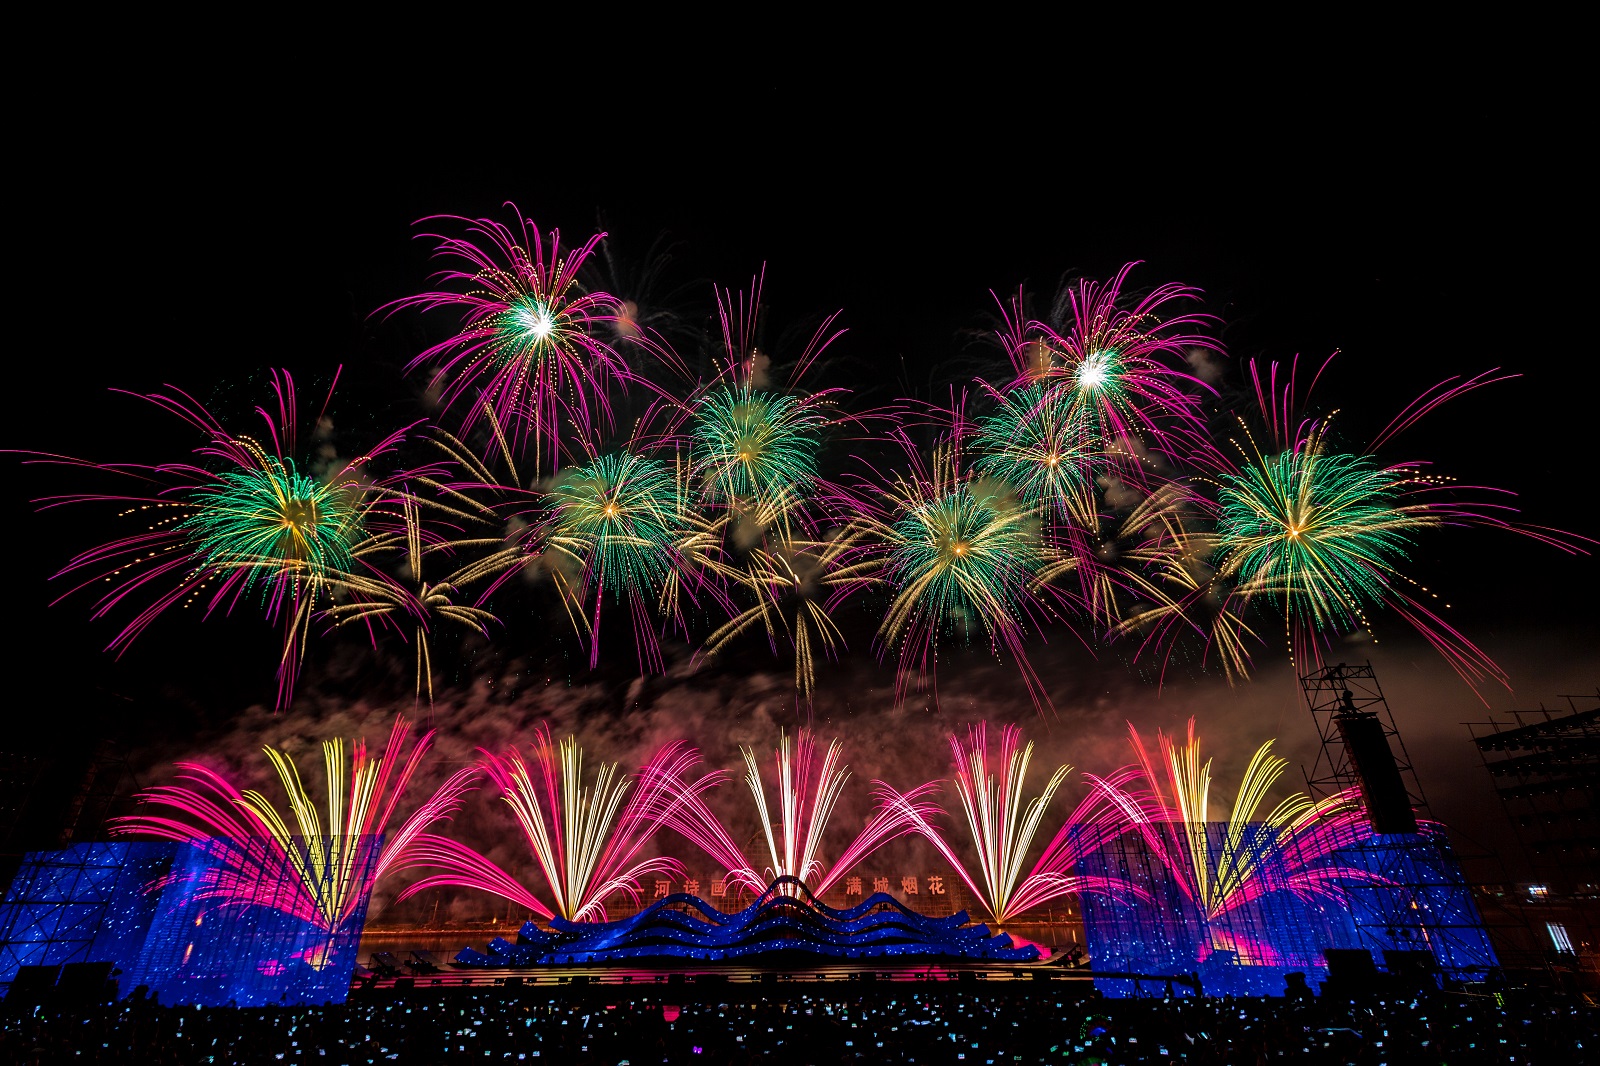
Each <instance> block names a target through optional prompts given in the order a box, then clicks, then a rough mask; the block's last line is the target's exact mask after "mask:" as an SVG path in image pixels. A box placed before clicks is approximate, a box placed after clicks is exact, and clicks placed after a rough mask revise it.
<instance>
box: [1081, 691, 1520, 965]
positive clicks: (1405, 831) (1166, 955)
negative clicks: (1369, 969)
mask: <svg viewBox="0 0 1600 1066" xmlns="http://www.w3.org/2000/svg"><path fill="white" fill-rule="evenodd" d="M1301 686H1302V690H1303V692H1304V694H1305V699H1306V705H1307V707H1308V708H1309V709H1310V711H1311V714H1312V717H1313V719H1314V720H1315V722H1316V726H1317V733H1318V735H1319V736H1320V737H1321V740H1322V745H1321V750H1320V753H1319V755H1318V760H1317V763H1316V764H1315V766H1314V767H1313V769H1312V771H1311V772H1310V773H1308V774H1307V775H1306V777H1307V783H1308V785H1309V786H1310V788H1311V791H1312V794H1313V795H1314V796H1317V797H1322V796H1328V795H1332V794H1335V793H1338V792H1342V791H1345V790H1355V791H1357V792H1359V794H1360V796H1361V800H1362V804H1363V806H1364V807H1365V810H1366V814H1367V818H1368V822H1369V825H1370V826H1371V831H1369V832H1366V833H1362V834H1358V835H1357V836H1356V837H1355V838H1354V839H1352V840H1351V841H1350V842H1349V843H1348V844H1347V845H1345V846H1343V847H1341V848H1339V849H1338V850H1336V851H1334V852H1333V853H1332V854H1329V855H1326V856H1322V857H1318V858H1313V857H1311V856H1309V855H1303V854H1296V853H1294V851H1293V850H1292V849H1293V848H1294V847H1295V846H1296V845H1294V844H1293V843H1292V842H1291V843H1290V844H1288V845H1287V846H1285V845H1283V844H1280V843H1279V842H1278V837H1277V835H1276V834H1275V833H1273V832H1271V831H1270V830H1268V829H1266V828H1265V827H1264V826H1259V825H1252V826H1250V827H1249V829H1248V830H1247V831H1246V833H1245V834H1244V836H1243V837H1242V838H1240V839H1238V840H1236V841H1235V842H1233V843H1231V844H1230V843H1229V842H1228V832H1229V827H1228V825H1227V824H1225V823H1210V824H1208V825H1207V826H1206V827H1205V830H1204V833H1205V836H1206V840H1205V846H1204V848H1203V849H1200V848H1195V849H1193V850H1194V851H1196V852H1198V851H1201V850H1203V852H1204V861H1205V862H1206V863H1207V864H1208V869H1207V871H1206V873H1207V878H1206V881H1207V883H1210V884H1216V883H1217V882H1218V874H1219V871H1218V869H1217V865H1218V863H1219V860H1220V859H1221V857H1224V856H1228V857H1229V859H1230V860H1231V861H1232V863H1233V868H1234V869H1238V868H1239V865H1238V863H1239V860H1240V859H1243V860H1244V861H1245V863H1246V864H1247V865H1248V866H1249V867H1250V868H1252V869H1254V870H1255V871H1257V873H1256V874H1255V875H1254V876H1255V879H1256V885H1255V888H1254V890H1253V891H1251V892H1244V893H1241V894H1240V895H1239V896H1238V899H1239V900H1240V902H1238V903H1237V904H1234V903H1232V902H1229V903H1227V904H1215V903H1214V904H1213V905H1212V907H1211V910H1210V913H1209V914H1208V913H1206V912H1204V911H1203V910H1202V908H1201V907H1200V906H1199V905H1197V904H1196V902H1194V900H1193V899H1191V897H1190V895H1189V894H1188V893H1186V892H1185V891H1184V887H1183V885H1181V884H1180V883H1179V882H1178V880H1177V879H1176V878H1175V876H1174V875H1173V873H1172V871H1171V870H1169V869H1168V868H1167V867H1166V866H1165V865H1164V864H1163V862H1162V861H1161V859H1160V858H1159V857H1158V856H1157V855H1156V854H1154V853H1152V851H1151V850H1150V847H1149V845H1148V844H1147V843H1146V842H1145V841H1144V840H1143V839H1142V838H1141V837H1140V836H1138V835H1137V834H1127V835H1124V836H1122V837H1120V838H1118V839H1116V840H1113V841H1110V842H1108V843H1105V844H1104V845H1102V846H1100V847H1098V848H1095V849H1093V850H1091V851H1090V852H1089V854H1088V855H1087V857H1086V858H1085V860H1084V862H1083V863H1081V864H1080V867H1079V870H1078V872H1079V873H1080V874H1083V875H1088V876H1091V877H1096V876H1098V877H1108V878H1115V879H1119V880H1122V881H1124V882H1126V883H1128V884H1129V885H1132V886H1133V887H1134V888H1135V889H1137V890H1139V891H1140V893H1142V895H1137V896H1135V897H1134V898H1132V899H1130V900H1122V901H1119V900H1116V899H1112V898H1107V897H1104V896H1097V895H1092V894H1086V895H1085V896H1084V897H1083V913H1084V932H1085V938H1086V940H1087V942H1088V948H1089V953H1090V959H1091V966H1092V968H1093V969H1094V971H1095V973H1096V974H1097V977H1096V983H1097V985H1098V986H1099V987H1100V988H1101V990H1102V991H1104V992H1105V993H1106V994H1107V995H1111V996H1131V995H1140V994H1152V993H1161V992H1164V991H1165V988H1164V987H1161V988H1157V987H1151V986H1149V985H1148V983H1141V982H1140V981H1138V980H1136V979H1134V978H1131V977H1130V978H1119V977H1115V976H1112V974H1114V973H1115V972H1119V971H1120V972H1124V973H1180V974H1193V975H1194V976H1195V977H1196V978H1197V979H1198V984H1199V986H1200V987H1201V988H1202V989H1203V990H1204V991H1205V993H1206V994H1209V995H1226V994H1233V995H1281V994H1283V992H1284V990H1285V982H1284V978H1285V975H1287V974H1289V973H1292V972H1296V971H1298V972H1301V973H1304V974H1305V975H1306V977H1307V979H1308V980H1313V981H1315V980H1321V979H1323V978H1324V977H1326V975H1327V972H1328V964H1327V961H1326V959H1327V956H1326V955H1325V954H1324V953H1325V952H1329V951H1334V952H1360V953H1364V954H1365V956H1366V958H1367V959H1368V960H1371V961H1372V962H1373V963H1374V964H1375V965H1381V966H1383V967H1385V968H1386V969H1387V970H1389V971H1390V973H1391V974H1395V975H1398V976H1403V977H1404V978H1405V979H1406V980H1416V979H1419V978H1420V979H1423V980H1426V979H1428V977H1429V975H1431V977H1432V978H1433V979H1434V980H1437V979H1439V978H1446V979H1452V980H1457V981H1481V980H1484V979H1485V978H1486V977H1488V976H1489V973H1490V971H1491V970H1493V969H1494V968H1496V967H1497V966H1498V960H1497V959H1496V957H1495V953H1494V949H1493V948H1492V947H1491V945H1490V942H1489V938H1488V935H1487V933H1486V931H1485V929H1484V925H1483V919H1482V917H1481V915H1480V913H1479V911H1478V907H1477V904H1476V903H1475V902H1474V900H1473V898H1472V894H1471V891H1470V890H1469V888H1468V886H1467V884H1466V881H1465V880H1464V879H1463V877H1462V876H1461V870H1460V867H1459V865H1458V864H1457V862H1456V860H1455V857H1454V855H1453V854H1452V853H1451V850H1450V846H1449V843H1448V841H1447V840H1446V838H1445V834H1444V828H1443V827H1442V826H1440V825H1439V824H1438V823H1436V822H1432V821H1430V820H1428V819H1427V817H1426V812H1427V805H1426V800H1425V798H1424V797H1423V795H1422V790H1421V788H1420V786H1419V785H1418V784H1417V781H1416V775H1415V773H1413V772H1412V769H1411V765H1410V759H1409V757H1408V756H1407V755H1406V752H1405V745H1404V744H1403V743H1402V742H1401V740H1400V735H1399V730H1398V729H1397V728H1396V727H1395V723H1394V716H1393V714H1392V713H1391V712H1390V710H1389V706H1388V703H1387V702H1386V701H1385V700H1384V697H1383V691H1382V689H1381V688H1379V686H1378V680H1377V677H1376V675H1375V674H1374V673H1373V670H1372V667H1371V665H1370V664H1364V665H1361V666H1354V667H1352V666H1347V665H1345V664H1342V663H1341V664H1340V665H1338V666H1331V667H1327V668H1324V669H1322V670H1319V671H1316V672H1314V673H1312V674H1309V675H1307V676H1306V677H1304V678H1302V679H1301ZM1419 813H1420V814H1421V817H1419ZM1252 834H1253V835H1252ZM1178 836H1179V837H1180V838H1181V836H1182V833H1181V832H1180V833H1179V834H1178ZM1289 871H1293V872H1294V873H1295V878H1294V880H1291V879H1290V877H1289V876H1288V872H1289ZM1313 885H1315V886H1317V888H1316V890H1311V886H1313ZM1346 957H1348V956H1346ZM1102 975H1103V976H1102ZM1175 991H1177V992H1179V993H1181V992H1183V991H1184V988H1183V986H1182V985H1181V984H1180V985H1179V986H1177V987H1176V989H1175Z"/></svg>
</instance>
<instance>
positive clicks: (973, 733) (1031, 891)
mask: <svg viewBox="0 0 1600 1066" xmlns="http://www.w3.org/2000/svg"><path fill="white" fill-rule="evenodd" d="M1020 741H1021V732H1020V731H1019V730H1017V729H1016V728H1014V727H1009V726H1008V727H1007V728H1005V729H1004V730H1002V731H1001V734H1000V750H999V757H998V759H992V758H991V755H990V749H989V734H988V730H987V728H986V727H985V726H983V725H978V726H975V727H973V728H971V729H970V730H968V736H967V742H966V743H965V744H963V743H962V740H961V738H960V736H958V735H957V734H954V733H952V734H951V735H950V750H951V753H952V755H953V756H954V759H955V780H954V785H955V791H956V796H957V798H958V799H959V800H960V802H961V811H962V814H964V815H965V817H966V824H967V829H968V832H969V834H970V839H971V842H972V847H973V850H974V851H975V852H976V854H977V864H976V865H977V873H976V874H974V873H973V872H972V870H971V869H970V868H969V867H968V865H967V864H966V863H965V862H963V861H962V859H961V857H960V855H959V854H958V853H957V851H956V849H955V848H954V847H953V846H952V845H951V844H950V842H949V841H948V840H947V839H946V838H945V835H944V834H943V833H942V832H940V831H939V830H938V829H937V828H936V827H935V826H934V825H933V823H932V821H931V820H930V819H929V818H928V817H927V814H926V812H925V810H923V811H919V810H917V809H916V808H915V807H914V805H913V804H911V803H909V802H906V798H905V797H899V796H897V795H895V794H893V793H890V796H891V803H890V806H891V807H893V808H896V809H898V810H900V812H901V813H902V814H903V815H904V816H905V818H906V819H907V821H909V822H910V823H911V824H912V825H913V826H915V828H916V830H917V831H918V832H919V833H921V834H922V835H923V836H924V837H925V838H926V839H927V840H928V841H929V842H930V843H932V844H933V846H934V847H935V848H936V849H937V850H938V852H939V854H940V855H942V856H943V857H944V858H945V860H946V861H947V862H949V863H950V865H951V867H952V868H953V869H954V870H955V871H956V874H957V876H959V877H960V878H961V879H962V881H964V882H965V883H966V885H967V887H968V888H969V889H971V891H972V894H973V895H974V896H975V897H976V898H978V899H979V900H981V901H982V903H983V905H984V908H985V909H986V910H987V911H988V912H989V915H990V917H991V918H993V919H994V921H995V923H996V924H997V925H1004V924H1005V923H1006V922H1008V921H1010V920H1011V919H1012V918H1014V917H1015V916H1016V915H1018V914H1020V913H1021V912H1023V911H1025V910H1028V909H1030V908H1032V907H1037V906H1039V905H1040V904H1042V903H1045V902H1048V901H1049V900H1052V899H1055V898H1057V897H1059V896H1064V895H1068V894H1074V893H1078V892H1085V891H1099V892H1107V893H1109V894H1112V895H1124V894H1126V893H1128V892H1130V891H1131V889H1129V888H1128V887H1127V886H1125V885H1122V884H1121V883H1119V882H1112V881H1109V880H1107V879H1105V878H1097V877H1088V876H1081V875H1076V874H1074V873H1072V872H1071V870H1072V866H1073V865H1074V863H1075V862H1076V860H1077V858H1078V857H1079V856H1080V855H1082V854H1083V853H1084V852H1085V851H1086V850H1090V849H1093V848H1094V847H1098V846H1099V845H1100V844H1101V843H1103V842H1104V841H1106V840H1109V839H1112V838H1114V837H1115V836H1117V835H1118V834H1119V833H1120V832H1121V831H1122V829H1123V828H1124V824H1123V822H1122V821H1121V820H1120V819H1119V818H1118V817H1117V816H1116V812H1115V811H1114V810H1113V809H1112V808H1110V807H1109V805H1106V804H1103V803H1101V802H1099V801H1095V800H1092V799H1091V801H1087V802H1085V803H1084V804H1082V805H1080V806H1079V808H1078V809H1077V810H1076V811H1075V812H1074V813H1073V815H1072V816H1071V817H1070V818H1069V819H1068V820H1067V822H1066V823H1065V824H1064V825H1063V826H1062V827H1061V829H1060V830H1059V831H1058V832H1057V834H1056V836H1055V838H1054V839H1053V840H1052V841H1051V842H1050V844H1049V846H1048V847H1046V848H1045V850H1044V853H1043V854H1042V855H1041V856H1040V857H1039V859H1038V861H1036V862H1035V863H1034V865H1033V867H1032V869H1031V870H1029V872H1028V874H1027V876H1025V877H1024V876H1023V875H1022V870H1023V867H1024V865H1025V864H1026V862H1027V856H1028V852H1029V850H1030V849H1031V848H1032V846H1033V841H1034V837H1035V836H1036V835H1037V834H1038V832H1039V827H1040V825H1041V824H1042V822H1043V820H1044V817H1045V814H1046V813H1047V812H1048V810H1049V807H1050V801H1051V800H1052V799H1053V798H1054V797H1055V794H1056V791H1057V790H1058V789H1059V788H1060V787H1061V786H1062V784H1063V783H1065V781H1066V779H1067V775H1068V774H1070V773H1071V772H1072V767H1070V766H1066V765H1062V766H1058V767H1056V769H1055V770H1054V771H1053V772H1052V773H1051V774H1050V777H1049V779H1048V780H1047V781H1046V782H1045V785H1044V788H1043V790H1042V791H1041V792H1040V793H1039V795H1037V796H1035V797H1034V798H1033V799H1032V800H1029V801H1027V802H1026V805H1024V799H1023V790H1024V788H1025V786H1026V781H1027V776H1028V764H1029V762H1030V761H1031V760H1032V758H1033V743H1032V742H1031V741H1030V742H1029V743H1028V744H1026V745H1021V746H1019V744H1020Z"/></svg>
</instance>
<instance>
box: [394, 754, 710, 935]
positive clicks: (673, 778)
mask: <svg viewBox="0 0 1600 1066" xmlns="http://www.w3.org/2000/svg"><path fill="white" fill-rule="evenodd" d="M532 751H533V762H532V765H531V766H530V764H529V763H528V762H527V761H525V760H524V759H523V757H522V754H521V753H520V752H518V751H517V750H515V749H512V750H510V751H507V752H505V753H504V754H500V755H496V754H494V753H493V752H487V751H485V752H482V755H483V759H482V766H483V769H484V771H485V772H486V773H487V774H488V776H489V780H490V781H491V782H492V783H493V784H494V786H495V787H496V788H497V789H498V790H499V793H500V798H501V799H502V800H503V801H504V802H505V803H506V805H507V806H509V807H510V808H511V810H512V812H513V813H514V814H515V816H516V819H517V824H518V826H519V828H520V829H521V830H522V834H523V838H524V840H525V841H526V843H527V845H528V849H529V851H530V852H531V853H532V855H533V858H534V860H535V862H536V863H537V865H538V867H539V871H540V873H541V874H542V875H543V878H544V883H545V887H546V889H547V890H548V892H549V895H550V898H551V901H552V903H551V904H546V903H545V902H544V900H542V899H541V898H539V896H537V895H536V894H535V893H534V892H533V890H532V889H530V888H528V887H527V885H526V884H525V883H524V882H523V881H522V880H520V879H519V878H518V877H517V876H515V875H514V874H512V873H510V872H508V871H506V870H504V869H502V868H501V867H500V866H498V865H497V864H496V863H494V862H493V861H492V860H490V859H488V858H487V857H485V856H484V855H482V854H480V853H479V852H477V851H474V850H473V849H471V848H469V847H467V846H466V845H464V844H461V843H459V842H457V841H454V840H450V839H448V838H446V837H441V836H434V835H426V834H425V835H424V836H423V837H422V838H421V839H420V840H419V841H418V842H417V846H416V847H415V848H414V849H413V850H412V851H411V852H410V853H409V855H408V862H407V865H408V866H412V867H420V868H423V869H428V870H437V871H440V872H438V873H434V874H431V875H430V876H428V877H426V878H424V879H423V880H421V881H418V882H416V883H415V884H413V885H411V886H409V887H408V888H407V889H406V890H405V892H404V893H402V894H401V897H400V898H402V899H404V898H406V897H408V896H412V895H415V894H416V893H418V892H422V891H425V890H427V889H430V888H439V887H444V886H451V885H453V886H460V887H463V888H471V889H476V890H478V891H482V892H488V893H490V894H491V895H496V896H499V897H501V898H502V899H506V900H509V901H511V902H512V903H515V904H517V905H518V906H521V907H525V908H526V909H528V910H529V911H532V912H533V913H535V914H538V915H540V916H541V917H544V918H552V917H555V916H557V915H559V916H560V917H562V918H565V919H568V920H570V921H579V922H581V921H604V920H605V917H606V909H605V901H606V899H607V898H608V897H610V896H612V895H614V894H617V893H621V894H624V895H627V896H629V897H631V898H633V899H634V900H637V899H638V895H639V882H640V881H641V880H642V879H643V878H646V877H651V876H654V875H662V874H664V875H668V876H676V875H678V874H679V873H681V871H682V866H681V864H680V863H679V862H678V861H677V860H676V859H674V858H671V857H669V856H650V857H641V854H642V852H644V850H645V848H646V845H648V844H649V843H650V842H651V841H652V840H653V839H654V837H655V835H656V832H657V830H658V829H660V828H661V826H662V825H663V824H670V820H671V819H672V818H673V817H674V816H675V814H676V812H677V811H678V810H679V809H680V808H681V807H682V806H683V805H684V804H685V803H692V802H695V801H696V800H697V799H698V797H699V795H700V794H701V793H703V792H705V791H706V790H707V789H710V788H713V787H715V785H716V784H717V783H718V782H720V781H721V780H722V779H723V777H724V776H725V774H724V773H723V772H721V771H717V772H713V773H709V774H705V775H703V776H701V777H700V778H698V779H696V780H694V781H690V780H688V775H689V774H690V772H691V771H692V769H693V767H694V766H695V764H696V763H697V762H698V761H699V756H698V754H697V753H696V752H695V751H694V750H693V749H692V748H690V747H688V746H687V745H685V744H682V743H673V744H668V745H666V746H665V747H663V748H662V749H661V750H660V751H658V752H657V753H656V754H655V756H654V757H653V758H651V759H650V761H649V762H648V763H646V764H645V765H644V766H643V767H642V768H641V769H640V770H639V772H638V773H637V774H635V775H632V776H631V777H623V776H619V775H618V774H617V772H616V771H617V764H615V763H601V764H600V766H599V769H598V770H597V771H596V773H595V774H594V777H593V779H592V781H586V780H585V779H584V775H583V749H582V748H580V747H579V746H578V743H577V741H576V739H575V738H572V737H568V738H566V739H565V740H563V741H561V742H560V743H559V744H557V743H555V742H554V741H553V740H552V739H551V736H550V730H549V727H548V726H546V725H540V727H539V729H538V732H537V734H536V736H535V738H534V742H533V745H532Z"/></svg>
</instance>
